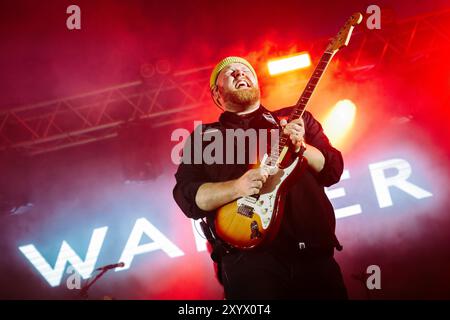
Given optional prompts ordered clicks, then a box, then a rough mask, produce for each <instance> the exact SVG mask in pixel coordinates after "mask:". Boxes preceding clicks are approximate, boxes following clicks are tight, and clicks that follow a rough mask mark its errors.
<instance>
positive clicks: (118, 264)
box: [95, 262, 125, 271]
mask: <svg viewBox="0 0 450 320" xmlns="http://www.w3.org/2000/svg"><path fill="white" fill-rule="evenodd" d="M124 266H125V263H123V262H119V263H113V264H108V265H106V266H103V267H100V268H97V269H95V271H101V270H110V269H115V268H122V267H124Z"/></svg>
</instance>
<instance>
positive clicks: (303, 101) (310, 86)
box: [269, 51, 334, 165]
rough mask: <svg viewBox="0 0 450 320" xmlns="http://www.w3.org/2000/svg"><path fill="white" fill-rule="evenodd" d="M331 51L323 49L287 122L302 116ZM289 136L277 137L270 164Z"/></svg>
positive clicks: (273, 161)
mask: <svg viewBox="0 0 450 320" xmlns="http://www.w3.org/2000/svg"><path fill="white" fill-rule="evenodd" d="M333 54H334V53H333V52H329V51H325V52H324V54H323V55H322V57H321V58H320V61H319V63H318V64H317V66H316V68H315V69H314V72H313V74H312V76H311V78H310V79H309V81H308V83H307V85H306V87H305V89H304V90H303V93H302V95H301V96H300V98H299V99H298V101H297V103H296V104H295V106H294V110H293V111H292V112H291V114H290V116H289V118H288V122H291V121H293V120H295V119H298V118H300V117H302V116H303V113H304V112H305V110H306V106H307V105H308V101H309V99H310V98H311V95H312V93H313V92H314V89H315V88H316V86H317V84H318V83H319V80H320V78H321V77H322V74H323V72H324V71H325V69H326V68H327V66H328V64H329V63H330V61H331V58H332V57H333ZM289 140H290V139H289V136H288V135H286V134H284V133H283V134H281V137H280V139H279V143H278V148H275V150H272V152H271V154H270V158H269V163H270V165H274V164H275V163H276V162H277V160H278V158H279V156H280V154H281V152H282V150H283V149H284V147H286V146H287V144H288V143H289Z"/></svg>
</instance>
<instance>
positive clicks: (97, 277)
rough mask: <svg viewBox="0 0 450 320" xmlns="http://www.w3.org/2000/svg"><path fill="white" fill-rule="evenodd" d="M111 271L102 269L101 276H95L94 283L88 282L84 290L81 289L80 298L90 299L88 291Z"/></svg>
mask: <svg viewBox="0 0 450 320" xmlns="http://www.w3.org/2000/svg"><path fill="white" fill-rule="evenodd" d="M108 270H109V269H106V268H104V269H102V271H101V272H100V273H99V274H97V275H96V276H95V278H94V279H93V280H92V281H90V282H89V280H88V281H87V282H86V284H85V285H84V286H83V288H81V290H80V296H81V297H82V298H84V299H88V293H87V292H88V290H89V288H90V287H91V286H92V285H93V284H94V283H95V282H96V281H97V280H98V279H100V277H102V276H103V275H104V274H105V273H106V272H107V271H108Z"/></svg>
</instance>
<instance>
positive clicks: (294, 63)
mask: <svg viewBox="0 0 450 320" xmlns="http://www.w3.org/2000/svg"><path fill="white" fill-rule="evenodd" d="M310 65H311V58H310V56H309V53H307V52H302V53H297V54H295V55H291V56H287V57H282V58H278V59H274V60H270V61H269V62H268V63H267V66H268V68H269V74H270V75H271V76H274V75H277V74H280V73H285V72H289V71H293V70H297V69H302V68H307V67H309V66H310Z"/></svg>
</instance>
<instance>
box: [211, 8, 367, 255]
mask: <svg viewBox="0 0 450 320" xmlns="http://www.w3.org/2000/svg"><path fill="white" fill-rule="evenodd" d="M361 20H362V15H361V13H354V14H353V15H352V16H351V17H350V18H349V19H348V20H347V22H346V23H345V25H344V26H343V27H342V28H341V29H340V30H339V32H338V34H337V35H336V36H335V37H334V38H333V39H332V40H331V41H330V43H329V44H328V46H327V48H326V50H325V52H324V53H323V55H322V57H321V58H320V61H319V63H318V64H317V66H316V68H315V69H314V72H313V74H312V76H311V78H310V79H309V81H308V83H307V85H306V87H305V89H304V91H303V93H302V95H301V96H300V99H299V100H298V102H297V103H296V105H295V107H294V109H293V111H292V113H291V114H290V116H289V120H288V122H290V121H292V120H295V119H298V118H301V117H302V116H303V113H304V111H305V109H306V106H307V103H308V101H309V99H310V97H311V95H312V93H313V91H314V89H315V87H316V85H317V83H318V82H319V80H320V78H321V76H322V74H323V72H324V70H325V69H326V68H327V66H328V64H329V63H330V61H331V59H332V57H333V56H334V55H335V54H336V52H338V51H339V50H340V49H341V48H342V47H345V46H347V45H348V43H349V41H350V37H351V34H352V31H353V28H354V27H355V26H356V25H357V24H359V23H360V22H361ZM289 143H290V139H289V136H287V135H285V134H282V135H281V136H280V138H279V141H278V146H277V147H276V148H273V149H272V150H271V152H270V155H268V154H265V155H264V157H263V158H262V160H261V163H260V167H264V168H266V169H268V171H269V172H270V175H269V177H268V179H267V181H266V182H265V183H264V185H263V187H262V188H261V190H260V192H259V194H255V195H252V196H247V197H242V198H239V199H237V200H234V201H232V202H230V203H228V204H226V205H224V206H222V207H220V208H219V209H218V210H217V213H216V218H215V229H216V233H217V235H218V236H219V237H220V238H221V239H222V240H224V241H226V242H227V243H228V244H230V245H232V246H233V247H236V248H239V249H252V248H254V247H256V246H259V245H260V244H262V243H264V242H267V241H270V240H271V239H273V237H274V236H275V235H276V233H277V231H278V229H279V226H280V223H281V219H282V216H283V203H284V199H285V195H286V192H287V190H288V188H289V186H290V185H292V182H293V181H295V180H296V179H298V178H299V176H300V175H301V173H302V172H303V170H305V169H306V166H307V164H306V160H305V159H304V158H303V157H298V156H296V155H295V154H294V153H293V152H292V151H291V148H289Z"/></svg>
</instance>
